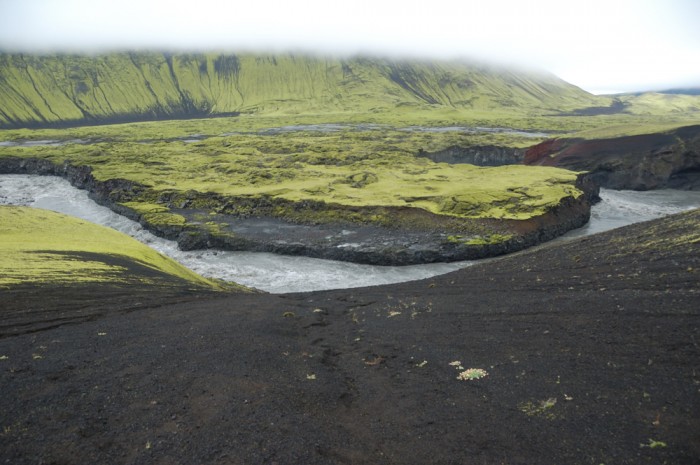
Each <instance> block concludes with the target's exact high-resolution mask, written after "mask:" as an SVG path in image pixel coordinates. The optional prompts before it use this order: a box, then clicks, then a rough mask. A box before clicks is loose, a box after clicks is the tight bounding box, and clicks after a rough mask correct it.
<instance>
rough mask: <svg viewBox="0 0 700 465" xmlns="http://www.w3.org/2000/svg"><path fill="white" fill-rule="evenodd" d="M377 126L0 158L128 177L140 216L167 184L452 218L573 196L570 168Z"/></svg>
mask: <svg viewBox="0 0 700 465" xmlns="http://www.w3.org/2000/svg"><path fill="white" fill-rule="evenodd" d="M383 134H384V136H385V137H377V134H376V133H373V132H372V131H367V132H361V131H360V132H357V131H341V132H338V133H330V134H323V133H312V132H298V133H293V134H278V135H260V134H233V135H230V136H226V137H213V138H210V139H207V140H203V141H199V142H196V143H186V142H182V141H171V142H163V141H161V142H153V143H148V144H143V143H137V142H119V143H117V142H103V143H96V144H93V145H81V144H68V145H65V146H41V147H18V146H16V147H2V148H0V156H23V157H40V158H46V159H49V160H52V161H53V162H54V163H57V164H62V163H63V162H64V160H69V161H70V163H71V164H72V165H74V166H82V165H87V166H90V167H91V168H92V170H93V171H92V174H93V175H94V176H95V177H96V178H97V179H98V180H102V181H105V180H108V179H127V180H130V181H134V182H137V183H139V184H141V185H144V186H146V187H147V188H148V189H149V192H150V194H149V195H148V198H132V199H126V200H127V201H132V202H144V203H145V204H147V205H145V206H144V207H143V211H139V213H142V214H147V215H164V214H166V215H167V212H164V211H158V210H152V206H151V205H150V204H153V203H158V202H154V201H155V200H157V198H158V195H157V193H158V192H169V191H179V192H187V191H196V192H199V193H205V192H210V193H216V194H221V195H223V196H228V197H236V198H246V197H247V198H262V197H267V198H272V199H284V200H287V201H292V202H304V201H313V202H323V203H325V204H330V205H339V206H346V207H366V206H385V207H415V208H421V209H424V210H426V211H429V212H432V213H435V214H440V215H449V216H454V217H462V218H505V219H526V218H530V217H532V216H537V215H541V214H542V213H544V212H545V211H547V210H548V209H549V208H551V207H553V206H555V205H557V204H558V203H559V201H560V200H561V199H562V198H564V197H571V196H573V197H577V196H578V195H580V192H579V191H578V190H577V189H576V188H574V186H573V184H574V182H575V178H576V175H575V173H572V172H569V171H564V170H560V169H554V168H542V167H537V168H535V167H525V166H509V167H500V168H479V167H475V166H471V165H459V166H449V165H445V164H436V163H434V162H432V161H430V160H428V159H425V158H419V157H415V156H414V155H413V152H412V150H414V149H415V143H416V140H417V138H418V137H423V136H425V135H411V134H408V135H407V133H405V132H403V131H394V132H384V133H383ZM426 140H427V139H426ZM426 146H427V147H428V148H430V145H426ZM154 193H156V194H154ZM137 210H138V209H137ZM163 218H164V221H179V220H178V219H177V217H172V216H167V217H163Z"/></svg>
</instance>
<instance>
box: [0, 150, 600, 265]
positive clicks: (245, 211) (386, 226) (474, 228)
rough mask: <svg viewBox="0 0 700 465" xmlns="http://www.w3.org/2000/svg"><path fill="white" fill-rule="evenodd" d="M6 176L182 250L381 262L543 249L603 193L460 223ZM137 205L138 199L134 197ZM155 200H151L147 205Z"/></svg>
mask: <svg viewBox="0 0 700 465" xmlns="http://www.w3.org/2000/svg"><path fill="white" fill-rule="evenodd" d="M0 173H2V174H35V175H51V176H60V177H63V178H65V179H67V180H68V181H69V182H70V183H71V184H72V185H73V186H75V187H77V188H80V189H85V190H87V191H88V192H89V195H90V197H91V198H92V199H93V200H95V201H96V202H97V203H99V204H101V205H104V206H107V207H109V208H110V209H112V210H113V211H115V212H117V213H119V214H121V215H124V216H126V217H128V218H130V219H132V220H135V221H138V222H139V223H141V224H142V225H143V226H144V227H145V228H147V229H148V230H150V231H151V232H153V233H154V234H156V235H158V236H161V237H164V238H167V239H171V240H175V241H177V242H178V245H179V246H180V248H181V249H183V250H195V249H206V248H217V249H222V250H244V251H255V252H271V253H278V254H286V255H303V256H308V257H314V258H323V259H330V260H342V261H350V262H356V263H366V264H374V265H411V264H421V263H434V262H450V261H460V260H472V259H479V258H487V257H493V256H498V255H502V254H507V253H512V252H515V251H518V250H522V249H524V248H527V247H530V246H534V245H537V244H540V243H543V242H546V241H548V240H551V239H553V238H555V237H558V236H560V235H562V234H564V233H566V232H567V231H570V230H572V229H576V228H578V227H581V226H583V225H584V224H586V222H587V221H588V219H589V218H590V206H591V205H592V204H593V203H595V202H596V201H597V199H598V187H597V186H596V185H595V184H593V183H592V182H590V180H589V179H588V178H587V177H586V176H585V175H583V174H580V175H578V178H577V179H576V182H575V187H576V189H577V190H578V191H580V192H582V194H581V195H578V196H573V195H572V196H565V197H563V198H562V199H561V200H560V202H559V203H558V204H557V205H555V206H554V207H551V208H549V209H547V210H546V211H545V212H544V213H543V214H541V215H536V216H533V217H531V218H529V219H525V220H515V219H494V218H473V219H472V218H454V217H450V216H447V215H436V214H433V213H430V212H428V211H425V210H422V209H420V208H406V207H390V206H376V207H375V206H366V207H357V206H345V205H337V204H330V203H325V202H318V201H306V200H302V201H290V200H285V199H279V198H273V197H269V196H257V197H256V196H250V197H234V196H225V195H221V194H216V193H206V192H197V191H194V190H188V191H170V192H163V191H151V190H149V189H148V187H146V186H144V185H141V184H139V183H137V182H134V181H130V180H126V179H108V180H104V181H101V180H98V179H96V177H95V176H93V174H92V169H91V168H90V167H89V166H74V165H72V164H71V163H70V162H68V161H66V162H64V163H62V164H58V163H55V162H53V161H50V160H46V159H40V158H30V157H28V158H21V157H3V158H1V159H0ZM135 199H138V201H137V202H133V200H135ZM144 199H152V203H144Z"/></svg>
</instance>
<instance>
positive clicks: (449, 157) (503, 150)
mask: <svg viewBox="0 0 700 465" xmlns="http://www.w3.org/2000/svg"><path fill="white" fill-rule="evenodd" d="M524 154H525V150H524V149H517V148H513V147H499V146H497V145H475V146H471V147H459V146H456V145H455V146H452V147H449V148H446V149H445V150H439V151H437V152H426V151H424V150H420V151H419V152H418V156H419V157H425V158H429V159H431V160H433V161H434V162H436V163H449V164H451V165H453V164H459V163H467V164H470V165H477V166H502V165H517V164H520V163H522V160H523V156H524Z"/></svg>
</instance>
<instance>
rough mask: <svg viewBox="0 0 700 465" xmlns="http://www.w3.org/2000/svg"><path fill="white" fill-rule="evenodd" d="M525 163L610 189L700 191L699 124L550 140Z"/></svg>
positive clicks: (537, 147) (532, 150)
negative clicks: (575, 174)
mask: <svg viewBox="0 0 700 465" xmlns="http://www.w3.org/2000/svg"><path fill="white" fill-rule="evenodd" d="M523 163H525V164H527V165H544V166H558V167H561V168H567V169H570V170H574V171H588V172H589V173H590V176H591V179H593V180H594V181H595V182H597V183H598V184H600V185H601V186H602V187H608V188H611V189H635V190H648V189H657V188H663V187H672V188H679V189H692V190H700V125H698V126H688V127H684V128H679V129H676V130H674V131H671V132H668V133H661V134H645V135H638V136H627V137H616V138H613V139H596V140H584V139H552V140H547V141H544V142H542V143H541V144H538V145H535V146H533V147H531V148H529V149H528V150H527V152H526V153H525V157H524V160H523Z"/></svg>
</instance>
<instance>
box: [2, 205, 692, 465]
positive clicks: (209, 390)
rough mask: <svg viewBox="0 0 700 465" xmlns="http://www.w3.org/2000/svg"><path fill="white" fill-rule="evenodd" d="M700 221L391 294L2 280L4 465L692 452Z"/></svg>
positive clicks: (647, 458) (558, 249) (478, 459)
mask: <svg viewBox="0 0 700 465" xmlns="http://www.w3.org/2000/svg"><path fill="white" fill-rule="evenodd" d="M699 225H700V210H698V211H694V212H691V213H686V214H682V215H678V216H674V217H671V218H667V219H663V220H658V221H655V222H651V223H645V224H639V225H634V226H630V227H627V228H623V229H619V230H616V231H610V232H608V233H604V234H600V235H596V236H589V237H586V238H582V239H579V240H576V241H572V242H568V243H564V244H549V245H545V246H543V247H540V248H538V249H536V250H529V251H526V252H521V253H518V254H514V255H511V256H507V257H504V258H501V259H496V260H491V261H489V262H486V263H483V264H481V265H477V266H474V267H471V268H468V269H465V270H462V271H459V272H455V273H451V274H448V275H444V276H441V277H437V278H433V279H429V280H425V281H417V282H410V283H403V284H397V285H392V286H385V287H372V288H363V289H346V290H337V291H328V292H314V293H305V294H290V295H266V294H258V295H212V294H192V293H188V292H185V291H183V292H179V291H177V290H173V289H171V290H157V289H156V290H151V291H150V292H148V289H136V288H133V287H131V288H121V289H120V288H105V287H103V286H82V287H73V288H48V287H43V288H21V289H15V290H11V291H8V290H5V291H0V301H1V302H2V307H1V310H0V311H2V314H3V320H2V321H3V324H2V326H1V327H0V392H1V393H2V395H1V396H0V463H11V464H39V463H43V464H75V463H110V464H152V463H156V464H158V463H160V464H171V463H177V464H297V463H298V464H600V463H606V464H635V465H636V464H662V463H668V464H681V465H682V464H697V463H698V462H699V460H700V371H698V360H700V346H699V345H698V344H699V340H700V339H699V338H700V333H699V328H700V279H699V276H700V274H699V272H700V243H698V239H697V237H698V236H697V231H698V226H699ZM27 314H28V315H31V317H24V318H18V315H19V316H22V315H25V316H26V315H27ZM80 315H83V316H84V318H81V317H80ZM12 321H16V322H17V321H21V323H12ZM47 323H51V324H47ZM456 362H459V363H456ZM460 366H461V368H460ZM469 368H478V369H483V370H485V372H487V373H488V374H487V376H485V377H483V378H481V379H474V380H460V379H458V376H459V374H460V373H461V372H462V371H466V370H467V369H469Z"/></svg>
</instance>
